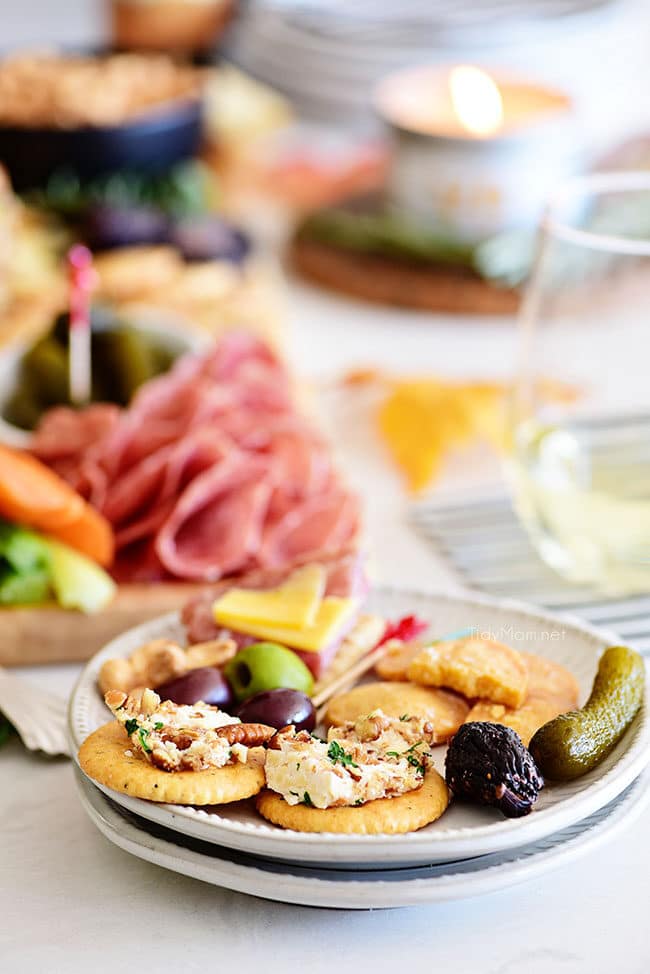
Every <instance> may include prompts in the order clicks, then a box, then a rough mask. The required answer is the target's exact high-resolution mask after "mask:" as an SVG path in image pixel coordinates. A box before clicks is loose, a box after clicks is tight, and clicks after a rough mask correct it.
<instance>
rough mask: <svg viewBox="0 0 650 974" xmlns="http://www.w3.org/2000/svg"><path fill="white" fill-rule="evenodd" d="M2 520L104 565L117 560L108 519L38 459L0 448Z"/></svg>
mask: <svg viewBox="0 0 650 974" xmlns="http://www.w3.org/2000/svg"><path fill="white" fill-rule="evenodd" d="M0 517H3V518H5V519H6V520H8V521H13V522H16V523H18V524H25V525H27V526H28V527H31V528H35V529H36V530H38V531H43V532H44V533H46V534H50V535H52V537H54V538H58V539H59V540H60V541H63V542H64V543H65V544H69V545H71V546H72V547H73V548H77V549H78V550H79V551H82V552H83V553H84V554H86V555H88V556H89V557H90V558H92V559H93V560H94V561H97V562H99V564H100V565H108V564H110V563H111V561H112V559H113V553H114V539H113V531H112V528H111V526H110V524H109V523H108V521H107V520H106V519H105V518H104V517H102V515H101V514H99V513H98V512H97V511H95V510H94V509H93V508H92V507H91V506H90V505H89V504H87V503H86V501H85V500H84V499H83V497H80V495H79V494H77V492H76V491H74V490H73V489H72V487H70V485H69V484H67V483H66V482H65V481H64V480H62V479H61V477H59V476H58V475H57V474H55V473H54V472H53V471H52V470H50V469H49V468H48V467H46V466H45V465H44V464H43V463H41V462H40V460H37V459H36V458H35V457H32V456H30V455H29V454H28V453H24V452H22V451H20V450H14V449H13V448H11V447H7V446H3V445H2V444H0Z"/></svg>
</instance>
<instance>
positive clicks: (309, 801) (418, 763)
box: [265, 711, 433, 808]
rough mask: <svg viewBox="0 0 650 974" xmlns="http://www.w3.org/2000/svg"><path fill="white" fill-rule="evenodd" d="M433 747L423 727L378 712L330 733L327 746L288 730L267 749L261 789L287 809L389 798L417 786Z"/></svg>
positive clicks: (429, 729)
mask: <svg viewBox="0 0 650 974" xmlns="http://www.w3.org/2000/svg"><path fill="white" fill-rule="evenodd" d="M425 728H426V729H425ZM432 742H433V727H432V726H431V725H430V724H428V723H427V722H426V721H423V720H421V719H418V718H406V715H405V719H404V720H399V719H396V718H391V717H386V716H385V715H384V714H383V713H382V712H381V711H377V712H375V713H374V714H371V715H369V716H368V717H364V718H361V719H360V720H357V721H356V722H354V723H349V724H345V725H344V726H342V727H333V728H330V731H329V734H328V740H327V741H320V740H318V739H317V738H313V737H311V735H310V734H308V733H307V732H306V731H301V732H300V733H298V734H296V733H295V731H294V730H293V728H292V729H291V730H287V731H283V732H280V733H278V734H276V736H275V737H274V738H273V741H272V742H271V744H270V746H269V750H268V752H267V755H266V767H265V770H266V783H267V785H268V787H269V788H270V789H271V790H272V791H275V792H278V794H280V795H282V797H283V798H284V799H285V801H286V802H287V803H288V804H289V805H298V804H301V803H302V804H305V805H313V806H314V807H315V808H335V807H337V806H342V805H364V804H365V803H366V802H369V801H374V800H375V799H377V798H393V797H395V796H397V795H403V794H405V793H406V792H408V791H414V790H415V789H416V788H419V787H420V786H421V785H422V782H423V781H424V774H425V771H426V768H427V765H428V762H429V761H430V759H431V756H430V751H429V747H430V744H431V743H432Z"/></svg>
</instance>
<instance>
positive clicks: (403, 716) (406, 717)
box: [400, 714, 411, 720]
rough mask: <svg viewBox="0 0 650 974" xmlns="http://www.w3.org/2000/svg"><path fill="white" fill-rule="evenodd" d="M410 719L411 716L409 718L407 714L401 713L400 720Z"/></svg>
mask: <svg viewBox="0 0 650 974" xmlns="http://www.w3.org/2000/svg"><path fill="white" fill-rule="evenodd" d="M410 719H411V718H410V716H409V714H402V716H401V717H400V720H410Z"/></svg>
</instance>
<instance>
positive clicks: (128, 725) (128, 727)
mask: <svg viewBox="0 0 650 974" xmlns="http://www.w3.org/2000/svg"><path fill="white" fill-rule="evenodd" d="M139 726H140V725H139V723H138V722H137V720H136V719H135V718H134V717H131V718H129V720H127V721H125V722H124V730H125V731H126V732H127V734H128V735H129V737H130V736H131V734H135V732H136V731H137V729H138V727H139Z"/></svg>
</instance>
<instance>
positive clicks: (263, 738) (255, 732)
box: [215, 724, 275, 747]
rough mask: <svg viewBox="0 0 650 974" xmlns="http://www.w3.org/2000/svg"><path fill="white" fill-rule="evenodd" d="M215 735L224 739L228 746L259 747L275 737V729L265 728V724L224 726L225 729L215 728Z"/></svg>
mask: <svg viewBox="0 0 650 974" xmlns="http://www.w3.org/2000/svg"><path fill="white" fill-rule="evenodd" d="M215 733H216V734H218V735H219V737H225V739H226V740H227V741H228V743H229V744H245V745H246V747H259V746H260V745H262V744H265V743H266V742H267V741H270V740H271V738H272V737H274V736H275V727H267V725H266V724H226V726H225V727H217V728H216V730H215Z"/></svg>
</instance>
